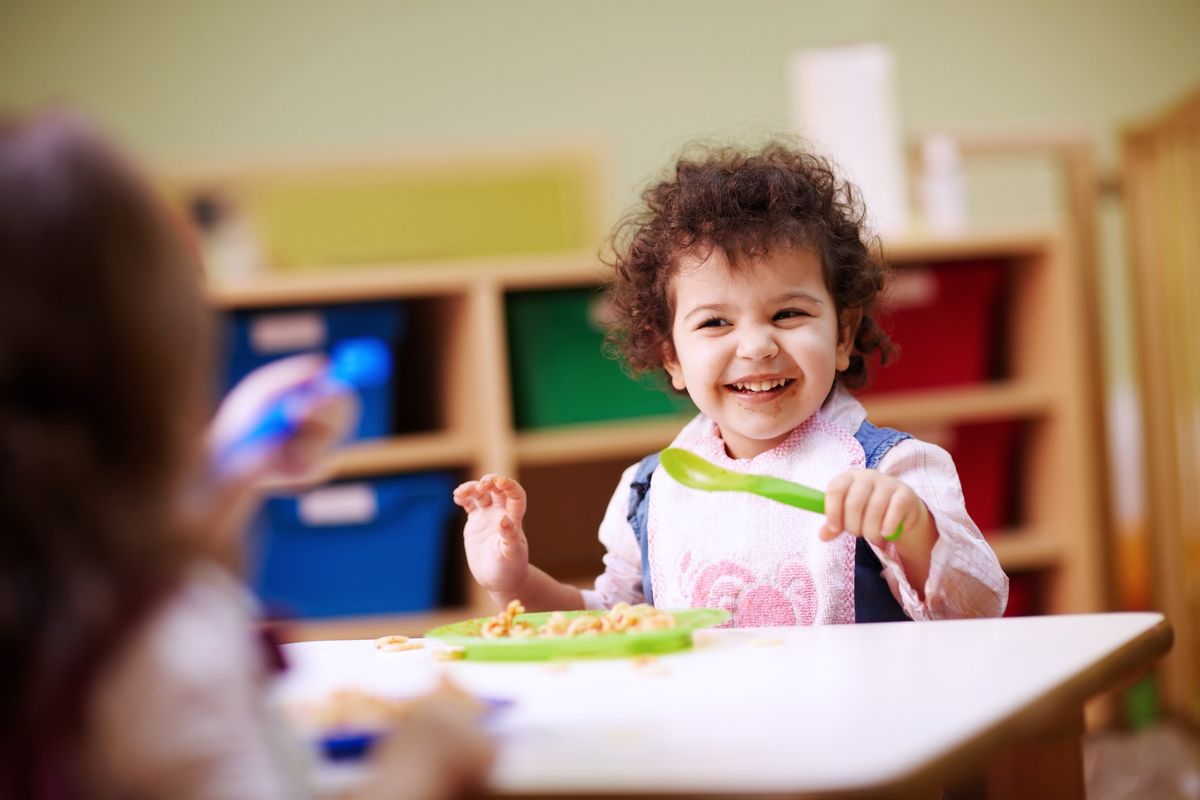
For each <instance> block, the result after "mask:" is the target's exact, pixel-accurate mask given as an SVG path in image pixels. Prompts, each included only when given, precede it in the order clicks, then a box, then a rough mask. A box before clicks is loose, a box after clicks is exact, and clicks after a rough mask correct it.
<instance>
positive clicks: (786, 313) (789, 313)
mask: <svg viewBox="0 0 1200 800" xmlns="http://www.w3.org/2000/svg"><path fill="white" fill-rule="evenodd" d="M811 316H812V314H810V313H808V312H807V311H805V310H803V309H800V308H785V309H783V310H782V311H780V312H778V313H776V314H775V319H776V320H781V319H794V318H795V317H811Z"/></svg>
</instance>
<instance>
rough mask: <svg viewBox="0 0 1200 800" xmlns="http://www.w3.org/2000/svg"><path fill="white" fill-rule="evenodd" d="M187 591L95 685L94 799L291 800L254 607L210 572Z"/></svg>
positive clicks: (292, 767)
mask: <svg viewBox="0 0 1200 800" xmlns="http://www.w3.org/2000/svg"><path fill="white" fill-rule="evenodd" d="M198 572H199V574H198V575H197V576H195V577H194V579H192V580H189V581H187V582H185V583H184V584H183V585H182V586H181V587H180V588H179V589H178V591H177V592H176V593H175V595H174V596H172V597H171V598H170V599H168V600H167V601H166V603H165V604H164V605H163V606H162V607H161V608H160V609H158V610H157V611H156V612H155V613H154V615H153V616H152V617H150V618H149V619H148V620H147V622H146V623H145V624H144V625H143V626H142V627H141V629H140V630H139V631H138V632H137V633H136V634H134V636H133V638H132V639H131V640H130V642H129V643H128V645H127V646H126V647H124V648H123V649H122V651H121V653H120V654H119V656H118V657H117V658H116V659H115V660H114V662H113V664H112V665H111V666H110V667H109V668H108V669H106V670H105V672H104V674H103V675H102V676H101V678H100V680H99V681H98V683H97V685H96V688H95V691H94V693H93V696H92V701H91V709H90V710H91V714H90V716H89V719H90V725H89V731H88V736H87V747H88V764H89V768H90V774H91V775H92V776H93V778H94V781H95V783H96V785H97V786H101V787H105V788H104V790H103V791H101V792H100V796H110V795H108V794H107V792H111V796H120V797H144V798H181V800H217V798H230V797H255V798H263V799H264V800H272V798H297V797H305V796H307V795H308V791H307V788H306V787H305V786H304V785H303V783H302V780H301V775H300V769H299V765H298V764H297V763H296V762H295V761H294V756H295V754H294V753H292V752H289V748H288V742H287V739H286V735H285V734H284V732H283V730H282V726H281V725H280V723H279V721H278V720H276V719H275V718H274V717H273V714H272V712H271V710H270V709H269V708H268V706H267V703H266V687H265V681H266V677H267V676H266V668H265V659H264V658H263V656H262V653H261V651H260V649H259V644H258V642H257V640H256V638H255V632H254V627H253V622H252V617H251V616H250V613H249V604H250V603H251V602H252V601H251V600H250V598H249V597H248V596H246V595H245V592H244V590H243V589H242V587H241V586H240V585H238V584H237V583H236V581H234V579H233V578H232V577H231V576H228V575H226V574H224V573H223V572H222V573H220V574H218V573H217V569H216V568H215V567H214V568H212V569H208V570H200V571H198Z"/></svg>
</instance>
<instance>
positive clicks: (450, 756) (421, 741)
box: [362, 693, 495, 800]
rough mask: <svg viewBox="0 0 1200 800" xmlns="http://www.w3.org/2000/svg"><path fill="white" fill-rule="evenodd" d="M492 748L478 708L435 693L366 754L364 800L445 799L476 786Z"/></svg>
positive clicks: (480, 779)
mask: <svg viewBox="0 0 1200 800" xmlns="http://www.w3.org/2000/svg"><path fill="white" fill-rule="evenodd" d="M494 754H495V747H494V746H493V744H492V742H491V741H490V740H488V738H487V737H486V736H485V735H484V732H483V731H482V730H481V729H480V727H479V709H478V708H472V707H471V706H469V705H466V704H464V703H462V702H461V701H459V700H457V699H456V698H447V697H440V696H439V695H438V694H437V693H435V694H434V695H432V696H431V697H430V698H428V700H426V701H422V702H421V703H420V704H419V706H418V707H416V708H414V709H413V710H412V712H411V713H410V714H408V715H406V716H405V718H404V720H403V721H402V722H400V723H399V725H398V726H397V728H396V730H395V731H394V732H393V733H391V734H390V735H388V737H387V738H386V739H384V740H383V741H382V742H381V743H380V745H379V747H377V748H376V749H375V750H374V751H373V752H372V754H371V765H372V767H373V774H372V778H371V780H370V782H369V785H368V786H367V787H366V790H365V791H364V792H362V797H364V798H371V799H372V800H374V798H394V797H403V798H406V800H445V798H450V797H456V796H460V795H462V794H464V793H465V792H467V791H468V790H470V789H473V788H475V787H478V786H479V785H480V784H482V782H483V780H484V778H485V777H486V776H487V772H488V769H489V768H490V767H491V765H492V760H493V757H494Z"/></svg>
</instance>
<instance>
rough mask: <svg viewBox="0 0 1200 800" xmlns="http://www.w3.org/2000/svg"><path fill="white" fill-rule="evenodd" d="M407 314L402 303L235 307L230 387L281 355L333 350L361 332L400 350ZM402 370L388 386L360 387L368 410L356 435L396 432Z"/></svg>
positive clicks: (229, 322) (227, 380)
mask: <svg viewBox="0 0 1200 800" xmlns="http://www.w3.org/2000/svg"><path fill="white" fill-rule="evenodd" d="M406 319H407V315H406V313H405V308H404V305H403V304H401V303H347V304H343V305H333V306H320V307H307V308H286V309H272V310H269V311H266V310H264V311H235V312H233V313H232V314H230V315H228V318H227V330H226V342H227V348H228V354H229V356H228V362H227V363H228V368H227V369H226V371H225V386H226V389H229V388H231V387H232V386H233V385H234V384H235V383H237V382H238V381H239V380H241V379H242V378H243V377H245V375H246V374H247V373H249V372H250V371H252V370H254V369H256V368H257V367H260V366H262V365H263V364H266V363H268V362H270V361H274V360H275V359H277V358H284V357H286V356H292V355H296V354H298V353H313V352H322V353H326V354H328V353H329V351H330V350H331V349H332V348H333V346H334V345H336V344H337V343H338V342H340V341H342V340H344V339H353V338H358V337H361V336H371V337H375V338H377V339H382V340H383V341H385V342H387V343H388V344H389V345H390V347H391V348H392V351H393V355H394V354H395V351H396V350H397V349H398V348H399V345H400V342H401V341H402V339H403V336H404V328H405V322H406ZM396 373H397V370H395V369H393V374H392V377H391V379H390V380H389V381H388V382H387V383H386V384H384V385H382V386H375V387H371V388H368V389H360V390H359V401H360V403H361V405H362V412H361V417H360V418H359V421H358V427H357V428H356V429H355V431H354V433H353V434H352V436H351V438H353V439H371V438H376V437H380V436H387V435H389V434H390V433H391V432H392V387H393V386H394V385H395V380H396Z"/></svg>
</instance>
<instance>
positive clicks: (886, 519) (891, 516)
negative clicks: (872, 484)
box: [880, 492, 913, 541]
mask: <svg viewBox="0 0 1200 800" xmlns="http://www.w3.org/2000/svg"><path fill="white" fill-rule="evenodd" d="M912 517H913V514H912V504H911V503H909V502H908V499H907V498H906V497H905V496H904V495H903V494H901V493H900V492H896V493H895V494H894V495H892V499H891V502H890V503H888V508H887V513H886V514H884V515H883V522H882V523H881V529H880V534H881V535H882V536H883V538H884V539H887V540H889V541H891V537H893V536H894V535H895V533H896V530H897V529H898V528H899V527H900V525H901V523H903V524H904V527H905V528H908V527H911V525H912V522H911V520H912Z"/></svg>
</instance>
